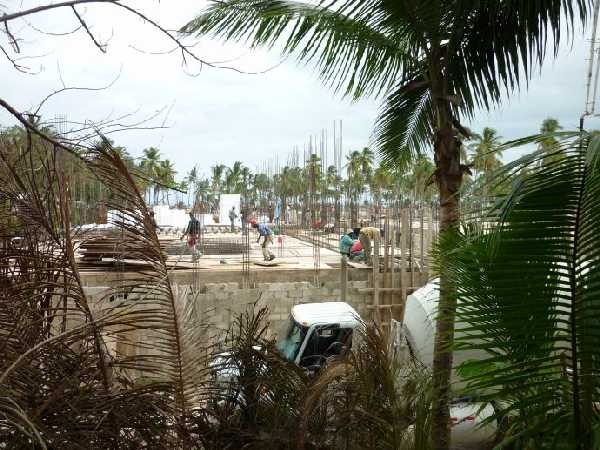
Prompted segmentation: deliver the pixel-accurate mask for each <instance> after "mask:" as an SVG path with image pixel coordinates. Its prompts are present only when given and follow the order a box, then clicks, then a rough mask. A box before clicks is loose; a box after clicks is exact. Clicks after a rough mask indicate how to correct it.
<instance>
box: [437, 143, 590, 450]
mask: <svg viewBox="0 0 600 450" xmlns="http://www.w3.org/2000/svg"><path fill="white" fill-rule="evenodd" d="M536 139H539V137H537V138H536ZM561 150H562V151H563V152H564V155H565V157H564V158H563V159H562V160H561V161H557V162H555V163H552V164H547V165H546V166H543V167H540V166H539V165H537V161H539V159H541V158H543V157H544V153H543V152H537V153H536V154H535V155H534V156H533V157H530V158H529V162H530V163H531V164H530V165H533V166H534V168H533V169H532V170H531V171H530V172H529V173H527V174H525V175H523V176H521V177H520V179H519V181H518V182H517V183H515V185H514V187H513V190H512V192H510V194H508V195H507V196H506V197H505V198H504V199H503V200H502V202H500V203H498V206H497V207H496V208H494V209H493V210H492V212H491V214H490V215H488V216H487V217H486V218H485V220H486V221H487V222H493V223H495V224H496V225H495V226H494V228H493V230H492V232H491V233H485V234H477V235H475V237H472V238H471V239H467V240H466V241H464V242H462V244H461V245H459V250H455V251H452V252H451V266H452V276H453V278H454V282H455V283H456V285H457V286H458V296H459V306H458V309H457V317H458V320H459V322H460V326H461V332H462V336H461V337H459V339H458V346H459V348H464V349H469V350H474V349H479V350H481V351H483V352H484V353H485V354H487V356H486V357H485V358H484V359H483V360H482V361H478V362H475V361H474V362H471V363H469V364H468V366H469V367H470V369H471V371H470V375H469V376H467V381H468V383H469V389H470V390H472V391H477V392H479V393H480V394H482V396H483V397H484V398H488V399H490V400H496V401H498V402H499V403H498V405H500V407H499V408H498V411H499V414H503V415H506V414H509V413H510V412H511V411H513V412H516V413H517V414H518V418H517V421H518V425H519V429H520V434H519V439H521V445H523V446H525V445H526V442H528V440H531V439H535V440H536V442H537V444H536V445H539V446H542V445H543V444H542V442H553V441H560V442H562V443H563V444H564V445H567V446H570V445H573V444H575V445H576V446H578V447H576V448H596V446H597V445H599V444H600V443H599V442H595V441H593V439H595V438H594V437H593V432H592V429H593V428H594V427H595V426H597V425H598V417H597V415H596V412H595V404H596V403H597V402H598V401H599V400H600V394H599V392H600V389H599V388H600V383H599V381H598V380H600V378H599V375H600V364H599V363H598V351H599V349H600V327H598V325H597V324H598V323H599V320H600V290H599V289H598V286H599V285H600V264H599V262H600V230H599V229H598V224H600V139H598V138H597V137H590V136H589V135H585V136H584V137H583V138H581V139H580V138H579V137H575V138H570V139H568V140H566V141H563V142H562V145H561ZM446 244H450V245H451V246H452V247H455V246H456V244H457V242H451V243H448V242H446ZM557 422H560V423H561V425H562V426H561V427H560V428H556V426H555V425H554V424H556V423H557ZM592 446H593V447H592ZM559 448H563V447H559ZM564 448H567V447H564ZM569 448H573V447H572V446H571V447H569Z"/></svg>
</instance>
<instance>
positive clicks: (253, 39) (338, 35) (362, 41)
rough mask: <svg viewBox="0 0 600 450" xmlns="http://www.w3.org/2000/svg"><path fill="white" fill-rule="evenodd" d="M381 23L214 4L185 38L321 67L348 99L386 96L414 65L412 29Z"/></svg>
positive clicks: (319, 8) (267, 2)
mask: <svg viewBox="0 0 600 450" xmlns="http://www.w3.org/2000/svg"><path fill="white" fill-rule="evenodd" d="M374 19H375V18H373V17H371V16H368V15H362V16H360V17H358V16H356V15H352V14H348V15H346V14H343V12H342V11H335V10H333V9H330V8H328V7H325V6H323V5H314V4H310V3H303V2H295V1H285V0H228V1H223V2H218V3H215V4H213V5H211V6H210V7H209V8H208V9H206V10H205V11H204V12H203V13H202V14H200V15H199V16H198V17H196V18H195V19H194V20H192V21H190V22H189V23H188V24H187V25H185V26H184V27H183V28H182V31H183V32H185V33H198V34H208V35H211V36H217V37H220V38H224V39H227V40H233V41H242V40H243V41H249V42H250V43H251V45H252V46H254V47H258V46H265V47H268V48H271V47H274V46H275V45H276V43H278V42H282V43H283V48H282V50H281V51H282V54H283V55H284V56H288V55H293V56H295V57H296V58H297V59H298V60H299V61H300V62H302V63H308V62H311V63H313V64H314V65H315V67H316V69H317V71H318V73H319V76H320V78H321V80H322V81H323V82H324V83H325V84H327V85H329V86H332V87H333V88H335V89H336V90H343V91H344V93H345V94H346V95H352V96H353V97H354V98H359V97H361V96H363V95H369V94H376V95H378V94H381V93H384V92H385V91H386V89H387V87H388V86H391V85H392V84H393V83H394V82H395V80H396V76H397V74H398V73H399V72H400V71H402V70H404V69H405V68H406V67H410V66H411V65H412V64H413V63H414V61H413V57H412V56H411V53H410V52H409V51H407V50H408V48H409V46H410V45H411V43H410V39H411V36H410V29H409V28H406V27H405V28H401V29H400V28H398V29H396V30H395V32H394V33H393V35H390V34H389V33H387V32H386V31H387V30H386V28H385V27H383V26H380V25H379V24H378V22H377V21H376V20H374Z"/></svg>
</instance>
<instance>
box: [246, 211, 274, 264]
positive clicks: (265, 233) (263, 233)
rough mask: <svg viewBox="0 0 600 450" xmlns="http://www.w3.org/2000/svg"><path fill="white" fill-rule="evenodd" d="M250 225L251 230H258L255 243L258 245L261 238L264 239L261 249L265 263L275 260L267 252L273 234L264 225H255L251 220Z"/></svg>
mask: <svg viewBox="0 0 600 450" xmlns="http://www.w3.org/2000/svg"><path fill="white" fill-rule="evenodd" d="M251 223H252V228H256V229H257V230H258V239H257V240H256V243H257V244H258V243H259V242H260V238H261V237H262V238H264V240H263V243H262V245H261V247H262V253H263V256H264V258H265V261H273V260H274V259H275V255H274V254H273V253H271V251H270V250H269V247H270V246H271V245H272V244H273V232H272V231H271V229H270V228H269V227H268V226H267V225H265V224H264V223H256V221H255V220H253V221H252V222H251Z"/></svg>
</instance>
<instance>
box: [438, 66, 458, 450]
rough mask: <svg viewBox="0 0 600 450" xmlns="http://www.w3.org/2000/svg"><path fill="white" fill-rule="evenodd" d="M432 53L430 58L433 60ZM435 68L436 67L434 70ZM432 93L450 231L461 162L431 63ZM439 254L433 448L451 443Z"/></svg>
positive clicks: (451, 316) (450, 302)
mask: <svg viewBox="0 0 600 450" xmlns="http://www.w3.org/2000/svg"><path fill="white" fill-rule="evenodd" d="M436 59H437V58H436V57H435V56H432V60H433V61H436ZM436 69H437V70H436ZM431 73H433V74H435V75H437V77H436V76H432V80H431V85H432V94H433V97H434V99H435V108H436V116H437V124H436V125H437V127H436V130H435V134H434V157H435V164H436V182H437V185H438V189H439V193H440V232H441V233H452V232H454V230H456V229H457V227H458V223H459V205H460V203H459V202H460V198H459V195H458V192H459V189H460V185H461V182H462V174H463V170H462V167H461V164H460V140H459V138H458V136H457V133H456V131H455V127H454V124H453V121H452V111H451V109H450V106H449V104H448V101H447V98H448V92H447V89H446V83H445V82H444V78H443V74H442V72H441V70H439V69H438V68H436V67H435V63H434V64H432V71H431ZM444 259H445V258H444V255H441V271H440V300H439V305H438V317H437V321H436V334H435V342H434V356H433V410H432V413H433V418H432V419H433V420H432V444H433V448H434V449H435V450H447V449H448V448H449V446H450V428H449V424H450V415H449V401H450V379H451V375H452V356H453V355H452V349H451V347H452V345H453V343H454V322H455V313H456V296H455V291H456V289H455V287H454V286H453V283H452V280H451V278H450V276H449V275H448V273H447V272H446V270H445V269H446V267H447V264H446V262H445V261H444Z"/></svg>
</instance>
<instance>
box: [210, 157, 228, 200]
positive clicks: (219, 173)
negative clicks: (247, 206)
mask: <svg viewBox="0 0 600 450" xmlns="http://www.w3.org/2000/svg"><path fill="white" fill-rule="evenodd" d="M226 169H227V167H226V166H225V165H224V164H217V165H216V166H213V167H212V168H211V171H212V179H211V187H212V190H213V191H214V192H215V193H217V194H219V193H221V188H222V186H223V175H224V173H225V170H226Z"/></svg>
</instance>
